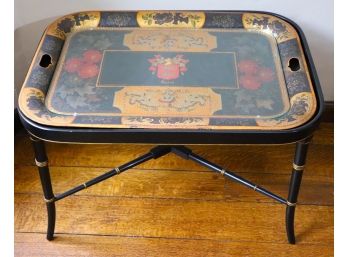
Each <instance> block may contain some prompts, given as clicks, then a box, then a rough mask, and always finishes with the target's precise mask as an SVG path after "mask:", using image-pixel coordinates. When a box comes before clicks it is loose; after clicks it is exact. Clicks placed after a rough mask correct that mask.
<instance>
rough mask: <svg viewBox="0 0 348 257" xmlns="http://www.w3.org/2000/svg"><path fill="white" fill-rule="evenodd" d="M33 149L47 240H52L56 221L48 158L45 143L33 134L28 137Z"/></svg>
mask: <svg viewBox="0 0 348 257" xmlns="http://www.w3.org/2000/svg"><path fill="white" fill-rule="evenodd" d="M30 139H31V140H32V142H33V147H34V151H35V163H36V166H37V167H38V170H39V175H40V180H41V185H42V190H43V193H44V200H45V202H46V207H47V216H48V225H47V240H53V235H54V227H55V223H56V207H55V203H54V200H55V198H54V194H53V190H52V184H51V177H50V172H49V169H48V159H47V155H46V150H45V144H44V142H43V141H42V140H40V139H37V138H35V137H33V136H31V137H30Z"/></svg>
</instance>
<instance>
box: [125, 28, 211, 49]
mask: <svg viewBox="0 0 348 257" xmlns="http://www.w3.org/2000/svg"><path fill="white" fill-rule="evenodd" d="M123 42H124V45H125V46H127V47H129V48H130V49H131V50H136V51H149V50H154V51H184V52H186V51H187V52H193V51H195V52H208V51H210V50H211V49H214V48H216V47H217V43H216V37H215V36H214V35H211V34H210V33H209V32H207V31H195V34H192V33H190V32H188V31H185V30H176V31H175V30H171V31H168V30H163V29H156V30H148V31H144V30H134V31H132V32H130V33H127V34H126V35H125V36H124V41H123Z"/></svg>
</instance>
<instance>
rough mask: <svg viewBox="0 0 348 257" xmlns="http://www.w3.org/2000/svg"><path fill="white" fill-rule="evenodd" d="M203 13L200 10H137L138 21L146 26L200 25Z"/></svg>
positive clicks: (202, 21) (202, 20) (202, 22)
mask: <svg viewBox="0 0 348 257" xmlns="http://www.w3.org/2000/svg"><path fill="white" fill-rule="evenodd" d="M204 19H205V15H204V13H202V12H138V17H137V20H138V23H139V25H140V26H141V27H142V26H147V27H151V26H153V27H159V26H182V27H193V28H197V27H202V26H203V24H204Z"/></svg>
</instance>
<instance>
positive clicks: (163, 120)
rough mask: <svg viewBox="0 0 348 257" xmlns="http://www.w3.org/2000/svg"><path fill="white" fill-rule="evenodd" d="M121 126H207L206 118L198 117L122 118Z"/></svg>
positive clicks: (207, 120)
mask: <svg viewBox="0 0 348 257" xmlns="http://www.w3.org/2000/svg"><path fill="white" fill-rule="evenodd" d="M122 124H129V125H133V126H135V127H137V126H140V127H143V126H150V127H151V126H153V125H156V126H160V127H161V126H163V127H164V128H165V127H166V126H168V125H170V126H189V127H192V126H203V125H204V126H206V125H208V124H209V119H208V118H198V117H188V118H185V117H122Z"/></svg>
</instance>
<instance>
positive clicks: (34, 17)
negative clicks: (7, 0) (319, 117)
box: [14, 0, 334, 101]
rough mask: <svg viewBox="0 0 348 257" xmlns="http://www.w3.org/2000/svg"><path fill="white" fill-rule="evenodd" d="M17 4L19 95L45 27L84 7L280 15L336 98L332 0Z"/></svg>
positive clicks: (24, 0)
mask: <svg viewBox="0 0 348 257" xmlns="http://www.w3.org/2000/svg"><path fill="white" fill-rule="evenodd" d="M14 7H15V21H14V26H15V92H16V94H17V92H18V91H19V89H20V87H21V84H22V82H23V80H24V76H25V74H26V72H27V69H28V67H29V64H30V61H31V58H32V56H33V54H34V51H35V49H36V47H37V43H38V42H39V39H40V36H41V34H42V32H43V30H44V28H45V27H46V26H47V25H48V24H49V23H50V22H51V21H52V20H54V19H55V18H56V17H59V16H62V15H65V14H68V13H71V12H77V11H85V10H147V9H148V10H152V9H153V10H156V9H158V10H259V11H270V12H274V13H278V14H281V15H283V16H285V17H288V18H290V19H292V20H293V21H295V22H296V23H297V24H298V25H300V27H301V28H302V30H303V31H304V33H305V35H306V38H307V41H308V43H309V46H310V49H311V52H312V56H313V59H314V61H315V65H316V68H317V72H318V74H319V78H320V82H321V85H322V89H323V91H324V96H325V100H326V101H333V99H334V87H333V84H334V78H333V76H334V74H333V73H334V57H333V56H334V50H333V48H334V46H333V45H334V27H333V0H175V1H166V0H146V1H141V0H127V1H125V0H123V1H122V0H95V1H92V0H73V1H71V0H58V1H47V0H15V5H14ZM15 97H16V96H15Z"/></svg>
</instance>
